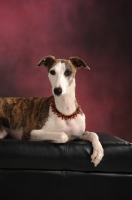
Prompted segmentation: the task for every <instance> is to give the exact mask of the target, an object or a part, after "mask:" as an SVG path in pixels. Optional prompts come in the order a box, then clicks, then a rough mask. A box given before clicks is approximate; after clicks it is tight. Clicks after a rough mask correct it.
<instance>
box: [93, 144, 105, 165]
mask: <svg viewBox="0 0 132 200" xmlns="http://www.w3.org/2000/svg"><path fill="white" fill-rule="evenodd" d="M103 156H104V149H103V147H102V145H101V144H100V142H99V141H98V144H96V145H93V154H92V155H91V159H92V160H91V162H92V163H93V164H94V166H95V167H96V166H97V165H98V164H99V163H100V161H101V160H102V158H103Z"/></svg>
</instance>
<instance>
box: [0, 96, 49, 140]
mask: <svg viewBox="0 0 132 200" xmlns="http://www.w3.org/2000/svg"><path fill="white" fill-rule="evenodd" d="M51 99H52V97H49V98H43V97H29V98H0V131H1V132H2V131H3V130H4V129H6V130H7V129H8V130H15V129H20V128H22V129H23V136H22V137H23V139H24V138H28V137H29V134H30V131H31V130H32V129H40V128H41V127H42V126H43V125H44V124H45V122H46V121H47V118H48V113H49V106H50V101H51Z"/></svg>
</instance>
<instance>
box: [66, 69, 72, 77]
mask: <svg viewBox="0 0 132 200" xmlns="http://www.w3.org/2000/svg"><path fill="white" fill-rule="evenodd" d="M71 73H72V72H71V71H70V70H69V69H67V70H66V71H65V73H64V74H65V76H70V75H71Z"/></svg>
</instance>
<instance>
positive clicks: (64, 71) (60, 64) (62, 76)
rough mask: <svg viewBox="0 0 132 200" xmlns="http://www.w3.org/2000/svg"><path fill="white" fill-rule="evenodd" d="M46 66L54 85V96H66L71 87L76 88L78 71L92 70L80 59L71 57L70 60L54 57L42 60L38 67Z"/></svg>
mask: <svg viewBox="0 0 132 200" xmlns="http://www.w3.org/2000/svg"><path fill="white" fill-rule="evenodd" d="M40 65H44V66H45V67H46V68H47V69H48V77H49V80H50V82H51V85H52V92H53V94H55V95H57V96H60V95H63V94H65V93H66V92H67V91H68V89H69V88H70V86H75V74H76V71H77V69H79V68H80V67H84V68H86V69H89V70H90V68H89V67H88V66H87V65H86V63H85V62H84V61H83V60H82V59H80V58H78V57H70V58H69V60H64V59H55V57H54V56H46V57H44V58H42V59H41V60H40V61H39V62H38V64H37V66H40Z"/></svg>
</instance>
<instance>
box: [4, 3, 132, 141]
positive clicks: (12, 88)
mask: <svg viewBox="0 0 132 200" xmlns="http://www.w3.org/2000/svg"><path fill="white" fill-rule="evenodd" d="M131 12H132V3H131V1H129V0H128V1H123V0H120V1H117V0H115V1H110V0H107V1H106V0H101V1H98V0H89V1H88V0H83V1H82V0H72V1H71V0H67V1H64V0H57V1H55V0H39V1H38V0H1V1H0V96H25V97H28V96H50V95H51V87H50V84H49V81H48V78H47V71H46V69H45V68H44V67H40V68H35V67H34V66H35V64H36V63H37V62H38V61H39V59H40V58H41V57H43V56H46V55H54V56H55V57H56V58H65V59H68V58H69V57H70V56H74V55H75V56H79V57H80V58H82V59H83V60H84V61H85V62H86V63H87V64H88V66H89V67H90V68H91V71H88V70H84V69H79V70H78V72H77V75H76V81H77V88H76V94H77V99H78V100H79V102H80V104H81V106H82V109H83V110H84V112H85V113H86V117H87V130H89V131H99V132H106V133H110V134H113V135H116V136H119V137H121V138H123V139H125V140H128V141H131V142H132V128H131V127H132V62H131V52H132V25H131V24H132V20H131V18H130V15H131Z"/></svg>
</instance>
